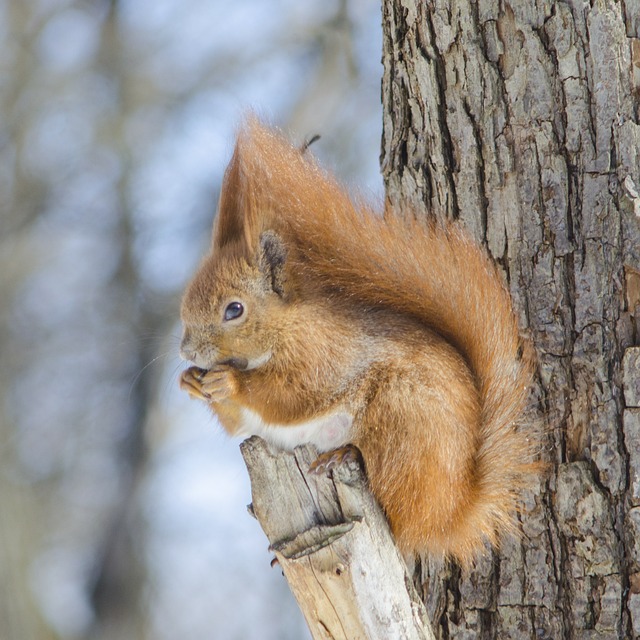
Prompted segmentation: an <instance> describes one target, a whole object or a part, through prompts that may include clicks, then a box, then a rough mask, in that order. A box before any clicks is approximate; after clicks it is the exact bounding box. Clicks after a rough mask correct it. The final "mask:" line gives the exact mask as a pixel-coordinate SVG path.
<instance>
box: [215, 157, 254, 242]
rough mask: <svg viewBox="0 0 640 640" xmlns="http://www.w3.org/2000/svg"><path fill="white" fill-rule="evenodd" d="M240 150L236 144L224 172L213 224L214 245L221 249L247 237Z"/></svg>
mask: <svg viewBox="0 0 640 640" xmlns="http://www.w3.org/2000/svg"><path fill="white" fill-rule="evenodd" d="M240 160H241V159H240V150H239V149H238V147H237V146H236V149H235V150H234V153H233V156H232V158H231V161H230V162H229V166H228V167H227V170H226V171H225V173H224V178H223V180H222V189H221V191H220V200H219V202H218V215H217V217H216V222H215V224H214V226H213V247H214V248H215V249H221V248H222V247H224V246H225V245H228V244H231V243H233V242H238V241H239V242H244V238H245V219H244V218H245V212H244V208H245V203H244V202H243V193H244V190H245V188H246V187H245V185H244V180H243V176H242V171H241V166H240V165H241V162H240Z"/></svg>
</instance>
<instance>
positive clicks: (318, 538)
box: [241, 437, 434, 640]
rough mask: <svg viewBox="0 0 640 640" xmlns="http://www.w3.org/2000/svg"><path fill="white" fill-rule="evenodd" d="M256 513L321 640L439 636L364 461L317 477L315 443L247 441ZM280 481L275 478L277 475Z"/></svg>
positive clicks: (428, 639)
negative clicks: (291, 445)
mask: <svg viewBox="0 0 640 640" xmlns="http://www.w3.org/2000/svg"><path fill="white" fill-rule="evenodd" d="M241 449H242V455H243V456H244V459H245V462H246V463H247V468H248V470H249V475H250V477H251V495H252V510H253V513H254V514H255V516H256V517H257V519H258V521H259V522H260V524H261V526H262V528H263V529H264V532H265V534H266V535H267V538H268V539H269V543H270V545H271V549H272V551H273V552H274V553H275V555H276V558H277V560H278V562H279V564H280V566H281V567H282V570H283V572H284V575H285V577H286V578H287V581H288V583H289V586H290V588H291V591H292V592H293V594H294V596H295V597H296V599H297V601H298V604H299V605H300V609H301V610H302V613H303V614H304V616H305V619H306V620H307V623H308V625H309V629H310V630H311V633H312V635H313V637H314V639H316V640H325V639H329V638H331V639H335V640H376V639H379V640H387V639H388V638H405V639H406V640H433V638H434V636H433V633H432V631H431V628H430V626H429V621H428V619H427V616H426V610H425V608H424V606H423V604H422V602H421V601H420V598H419V597H418V594H417V592H416V591H415V589H414V588H413V587H412V585H411V578H410V576H409V573H408V571H407V567H406V565H405V564H404V561H403V559H402V557H401V556H400V554H399V552H398V550H397V548H396V546H395V544H394V542H393V538H392V536H391V532H390V531H389V527H388V525H387V522H386V520H385V517H384V515H383V513H382V511H381V510H380V508H379V507H378V505H377V503H376V501H375V499H374V498H373V497H372V495H371V493H370V492H369V490H368V488H367V485H366V479H365V476H364V473H363V471H362V467H361V465H360V464H359V463H358V462H357V461H350V462H345V463H343V464H341V465H339V466H338V467H336V468H335V469H334V470H333V471H332V472H331V473H330V474H328V475H327V474H322V475H313V474H310V473H309V472H308V469H309V465H310V463H311V462H312V461H313V460H315V458H316V457H317V452H316V451H315V449H313V447H299V448H298V449H296V450H295V451H294V452H293V453H287V452H282V451H273V450H271V448H270V447H269V445H268V444H267V443H266V442H265V441H264V440H261V439H260V438H257V437H253V438H250V439H249V440H246V441H245V442H244V443H243V444H242V445H241ZM274 478H277V481H274Z"/></svg>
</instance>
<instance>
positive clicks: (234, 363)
mask: <svg viewBox="0 0 640 640" xmlns="http://www.w3.org/2000/svg"><path fill="white" fill-rule="evenodd" d="M218 364H223V365H226V366H228V367H233V368H234V369H239V370H240V371H244V370H245V369H246V368H247V367H248V366H249V360H247V358H242V357H235V358H225V359H224V360H221V361H220V362H218Z"/></svg>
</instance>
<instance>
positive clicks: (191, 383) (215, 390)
mask: <svg viewBox="0 0 640 640" xmlns="http://www.w3.org/2000/svg"><path fill="white" fill-rule="evenodd" d="M180 388H181V389H183V390H184V391H186V392H187V393H188V394H189V395H190V396H191V397H192V398H196V399H198V400H204V401H205V402H221V401H222V400H225V399H226V398H228V397H229V396H230V395H232V394H233V393H234V392H235V389H236V387H235V383H234V380H233V372H232V370H231V369H230V368H228V367H223V368H222V367H221V368H216V369H211V370H210V371H207V370H205V369H200V367H189V368H188V369H187V370H185V371H183V372H182V375H181V376H180Z"/></svg>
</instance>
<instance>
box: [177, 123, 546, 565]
mask: <svg viewBox="0 0 640 640" xmlns="http://www.w3.org/2000/svg"><path fill="white" fill-rule="evenodd" d="M181 318H182V322H183V327H184V330H183V337H182V342H181V349H180V351H181V356H182V358H183V359H185V360H187V361H189V362H191V363H192V364H193V366H191V367H189V368H188V369H186V370H185V371H184V372H183V373H182V376H181V379H180V385H181V387H182V388H183V389H185V390H186V391H187V392H188V393H189V394H190V395H191V396H193V397H195V398H199V399H202V400H204V401H206V402H207V403H208V404H209V406H210V407H211V408H212V409H213V411H214V412H215V414H217V416H218V418H219V421H220V422H221V424H222V426H223V427H224V429H225V430H226V431H227V432H229V433H230V434H232V435H235V436H241V437H248V436H250V435H259V436H261V437H263V438H265V439H266V440H268V441H270V442H271V443H274V444H276V445H278V446H279V447H283V448H287V449H292V448H294V447H295V446H298V445H300V444H307V443H311V444H314V445H315V446H316V447H317V449H318V451H319V452H320V457H319V460H318V461H317V467H318V468H320V469H325V468H326V467H327V466H329V467H330V466H331V465H332V464H334V463H335V462H336V461H339V460H340V459H341V458H342V457H343V456H348V455H349V453H348V452H349V448H350V447H352V446H355V447H357V449H358V450H359V451H360V453H361V455H362V458H363V460H364V465H365V469H366V474H367V477H368V481H369V485H370V488H371V490H372V492H373V494H374V495H375V497H376V498H377V500H378V502H379V503H380V505H381V506H382V508H383V510H384V512H385V514H386V516H387V519H388V521H389V524H390V527H391V530H392V532H393V534H394V537H395V539H396V543H397V544H398V547H399V548H400V550H401V551H402V552H403V553H405V554H422V553H425V552H426V553H429V554H432V555H438V556H441V557H449V558H452V559H454V560H457V561H458V562H459V563H460V564H461V565H462V566H467V565H469V564H471V563H472V562H473V560H474V559H475V558H476V557H477V555H478V554H479V552H482V551H483V550H485V549H486V541H488V542H489V543H491V544H492V545H494V546H495V545H498V544H499V541H500V539H501V538H502V536H503V534H505V533H507V532H513V531H515V530H516V526H515V522H516V513H517V506H518V493H519V491H520V490H521V489H522V488H523V487H524V486H525V484H526V482H527V478H528V477H529V476H530V474H532V473H535V472H536V471H537V469H538V467H537V463H536V462H534V461H533V458H534V457H535V446H536V442H535V437H534V435H533V433H532V432H528V431H527V430H526V429H523V428H522V426H521V425H519V424H518V420H519V419H520V418H521V414H522V412H523V409H524V407H525V404H526V402H527V398H528V393H529V388H530V386H531V384H532V377H533V369H534V366H533V356H532V353H533V351H532V347H531V346H530V344H529V342H528V341H527V340H526V339H524V338H523V337H522V336H521V334H520V332H519V329H518V323H517V320H516V317H515V314H514V311H513V308H512V303H511V298H510V295H509V293H508V291H507V289H506V288H505V285H504V284H503V281H502V278H501V276H500V274H499V272H498V271H497V268H496V266H495V265H494V263H493V262H492V261H491V259H490V258H489V257H488V255H487V254H486V253H485V252H484V250H483V249H481V248H480V247H479V246H477V245H476V244H475V243H474V242H473V241H472V240H471V239H470V238H469V237H468V235H467V234H466V232H465V231H464V230H463V229H462V228H461V227H460V226H459V224H457V223H453V222H449V223H435V222H425V221H424V220H420V219H419V218H418V217H417V216H415V215H414V214H413V213H412V212H411V211H400V212H398V211H394V210H392V209H391V207H389V206H387V207H385V210H384V212H382V214H380V213H378V212H376V211H375V210H373V209H372V208H371V207H369V206H368V205H366V204H363V203H360V202H357V201H356V200H355V199H353V198H351V197H350V195H349V194H348V193H347V192H346V191H345V190H344V189H343V187H342V186H341V185H339V184H338V182H337V181H336V180H335V179H334V178H333V177H332V176H331V175H329V174H328V173H326V172H325V171H323V170H322V169H321V168H320V167H319V165H318V164H317V162H316V161H315V160H314V159H313V158H312V157H311V156H310V154H309V153H308V152H307V151H306V149H305V150H301V149H298V148H296V147H295V146H293V145H291V144H290V143H289V142H288V141H287V140H286V139H285V137H284V136H283V135H282V134H280V133H279V132H277V131H275V130H272V129H269V128H267V127H265V126H264V125H262V124H261V123H259V122H258V121H257V120H249V121H248V122H247V123H245V125H244V127H243V128H241V130H240V132H239V134H238V137H237V140H236V145H235V150H234V153H233V156H232V159H231V161H230V163H229V166H228V167H227V170H226V172H225V176H224V179H223V184H222V189H221V194H220V200H219V206H218V214H217V217H216V221H215V224H214V230H213V238H212V246H211V251H210V252H209V254H208V255H207V256H206V257H205V258H204V260H203V262H202V264H201V266H200V267H199V270H198V271H197V272H196V274H195V276H194V278H193V280H192V281H191V282H190V284H189V285H188V286H187V288H186V291H185V294H184V297H183V301H182V306H181ZM335 451H337V453H334V452H335Z"/></svg>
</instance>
